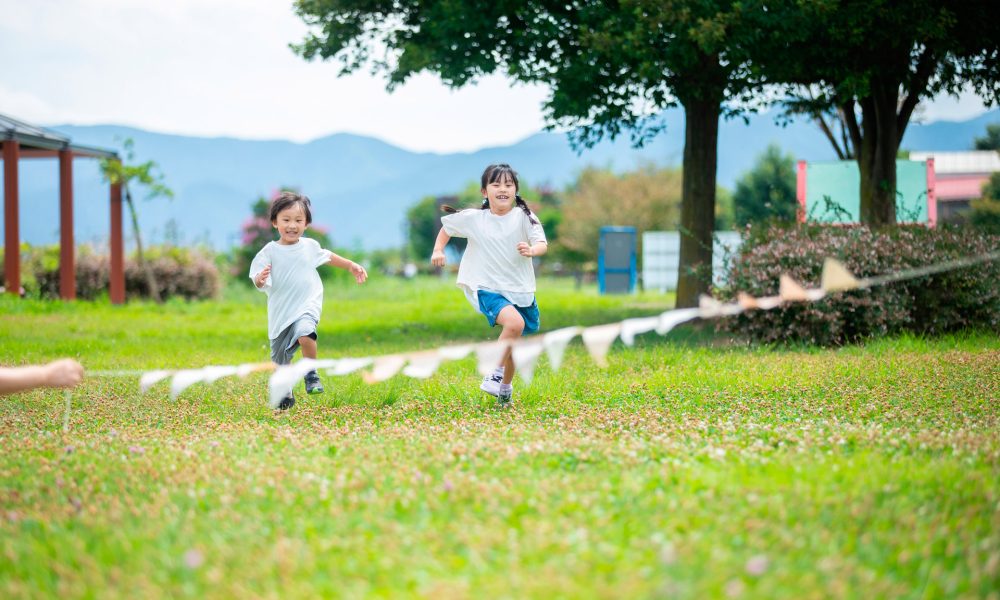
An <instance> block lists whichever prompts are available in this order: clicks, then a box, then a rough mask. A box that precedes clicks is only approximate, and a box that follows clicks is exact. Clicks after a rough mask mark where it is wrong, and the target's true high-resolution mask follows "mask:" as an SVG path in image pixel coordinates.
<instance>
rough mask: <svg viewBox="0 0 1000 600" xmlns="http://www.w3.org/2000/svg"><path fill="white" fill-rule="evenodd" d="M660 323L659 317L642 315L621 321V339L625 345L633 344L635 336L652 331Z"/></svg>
mask: <svg viewBox="0 0 1000 600" xmlns="http://www.w3.org/2000/svg"><path fill="white" fill-rule="evenodd" d="M659 324H660V317H642V318H638V319H625V320H624V321H622V334H621V335H622V341H623V342H625V345H626V346H634V345H635V336H637V335H639V334H640V333H646V332H648V331H653V330H654V329H656V326H657V325H659Z"/></svg>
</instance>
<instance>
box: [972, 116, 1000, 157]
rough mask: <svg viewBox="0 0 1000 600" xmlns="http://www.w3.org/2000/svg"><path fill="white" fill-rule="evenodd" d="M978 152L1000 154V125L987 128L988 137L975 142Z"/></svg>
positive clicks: (979, 138)
mask: <svg viewBox="0 0 1000 600" xmlns="http://www.w3.org/2000/svg"><path fill="white" fill-rule="evenodd" d="M975 148H976V150H996V151H998V152H1000V123H991V124H989V125H987V126H986V135H984V136H983V137H977V138H976V140H975Z"/></svg>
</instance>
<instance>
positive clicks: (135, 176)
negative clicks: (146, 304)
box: [100, 138, 174, 302]
mask: <svg viewBox="0 0 1000 600" xmlns="http://www.w3.org/2000/svg"><path fill="white" fill-rule="evenodd" d="M122 146H123V149H124V152H125V161H119V160H116V159H110V158H102V159H101V162H100V169H101V174H102V175H103V176H104V179H105V180H106V181H107V182H109V183H111V184H112V185H116V184H117V185H121V188H122V191H123V192H124V193H125V203H126V205H127V206H128V212H129V216H130V217H131V220H132V232H133V233H134V234H135V247H136V256H137V259H138V262H139V268H141V269H142V270H143V271H144V272H145V273H146V284H147V285H148V286H149V296H150V297H151V298H152V299H153V300H154V301H155V302H161V298H160V286H159V284H158V283H157V282H156V275H155V274H154V273H153V269H152V266H150V264H149V263H148V262H146V260H145V258H144V257H143V251H142V235H141V234H140V231H139V213H138V211H136V208H135V202H134V201H133V199H132V188H133V187H136V186H142V187H144V188H146V199H147V200H150V199H153V198H157V197H161V196H162V197H166V198H173V197H174V192H173V190H171V189H170V188H169V187H167V186H166V184H164V183H163V174H162V173H157V172H156V170H157V169H158V168H159V167H158V165H157V164H156V163H155V162H154V161H152V160H147V161H146V162H143V163H133V162H132V161H134V160H135V151H134V146H135V144H134V142H133V141H132V139H131V138H127V139H126V140H125V141H124V142H123V143H122Z"/></svg>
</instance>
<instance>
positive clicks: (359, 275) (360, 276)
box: [349, 262, 368, 283]
mask: <svg viewBox="0 0 1000 600" xmlns="http://www.w3.org/2000/svg"><path fill="white" fill-rule="evenodd" d="M349 271H350V272H351V275H354V279H355V281H357V282H358V283H364V282H365V280H366V279H368V271H365V268H364V267H362V266H361V265H359V264H358V263H356V262H352V263H351V268H350V269H349Z"/></svg>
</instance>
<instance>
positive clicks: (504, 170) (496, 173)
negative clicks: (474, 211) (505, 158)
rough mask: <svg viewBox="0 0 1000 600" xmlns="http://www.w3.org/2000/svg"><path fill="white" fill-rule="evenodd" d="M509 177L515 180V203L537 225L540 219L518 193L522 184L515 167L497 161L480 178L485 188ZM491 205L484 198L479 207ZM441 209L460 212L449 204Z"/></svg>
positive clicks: (484, 208)
mask: <svg viewBox="0 0 1000 600" xmlns="http://www.w3.org/2000/svg"><path fill="white" fill-rule="evenodd" d="M507 178H509V179H510V180H511V181H513V182H514V204H516V205H517V206H518V207H520V209H521V210H523V211H524V214H526V215H528V220H529V221H531V223H532V224H533V225H537V224H538V221H537V220H535V217H534V216H532V214H531V209H530V208H528V203H527V202H525V201H524V199H523V198H521V196H518V195H517V191H518V190H520V189H521V184H520V182H518V180H517V171H515V170H514V168H513V167H511V166H510V165H508V164H507V163H496V164H493V165H490V166H488V167H486V170H485V171H483V176H482V177H481V178H480V182H481V183H482V186H481V187H480V189H484V190H485V189H486V186H488V185H489V184H491V183H496V182H498V181H502V180H504V179H507ZM489 207H490V201H489V199H488V198H483V204H482V206H480V207H479V208H481V209H483V210H486V209H488V208H489ZM441 210H443V211H444V212H447V213H453V212H458V209H456V208H454V207H451V206H448V205H447V204H445V205H442V206H441Z"/></svg>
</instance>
